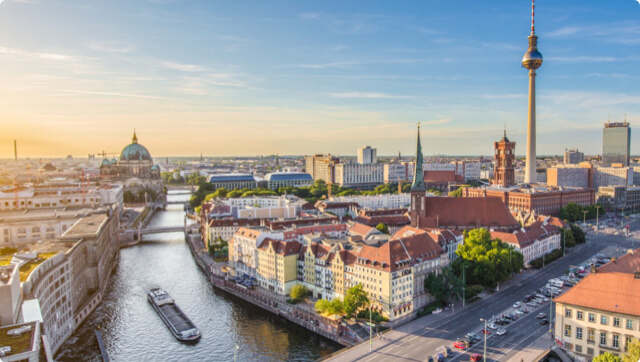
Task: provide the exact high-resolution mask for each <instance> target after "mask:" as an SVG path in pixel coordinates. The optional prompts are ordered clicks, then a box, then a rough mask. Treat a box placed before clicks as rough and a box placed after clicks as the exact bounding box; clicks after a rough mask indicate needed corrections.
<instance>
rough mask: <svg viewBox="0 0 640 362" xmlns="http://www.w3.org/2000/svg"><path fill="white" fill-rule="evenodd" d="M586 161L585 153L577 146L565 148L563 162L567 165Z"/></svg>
mask: <svg viewBox="0 0 640 362" xmlns="http://www.w3.org/2000/svg"><path fill="white" fill-rule="evenodd" d="M583 161H584V153H582V152H580V151H578V149H577V148H575V149H572V150H569V149H566V148H565V149H564V158H563V162H564V164H565V165H569V164H578V163H580V162H583Z"/></svg>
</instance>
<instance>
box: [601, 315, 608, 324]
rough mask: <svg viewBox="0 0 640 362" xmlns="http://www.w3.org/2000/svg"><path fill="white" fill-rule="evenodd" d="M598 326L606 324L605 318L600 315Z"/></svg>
mask: <svg viewBox="0 0 640 362" xmlns="http://www.w3.org/2000/svg"><path fill="white" fill-rule="evenodd" d="M600 324H607V316H606V315H601V316H600Z"/></svg>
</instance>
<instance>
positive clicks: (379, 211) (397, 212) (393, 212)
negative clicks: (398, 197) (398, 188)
mask: <svg viewBox="0 0 640 362" xmlns="http://www.w3.org/2000/svg"><path fill="white" fill-rule="evenodd" d="M407 211H409V209H407V208H399V209H377V210H360V212H359V213H358V215H359V216H389V215H404V214H405V213H406V212H407Z"/></svg>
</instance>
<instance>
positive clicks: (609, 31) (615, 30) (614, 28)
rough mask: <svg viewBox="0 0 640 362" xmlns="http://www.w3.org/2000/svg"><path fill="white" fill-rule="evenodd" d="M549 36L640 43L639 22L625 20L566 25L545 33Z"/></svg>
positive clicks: (618, 42)
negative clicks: (585, 24)
mask: <svg viewBox="0 0 640 362" xmlns="http://www.w3.org/2000/svg"><path fill="white" fill-rule="evenodd" d="M547 35H548V36H550V37H574V38H583V39H588V40H590V41H592V40H594V39H595V40H600V41H603V42H608V43H617V44H640V22H638V21H637V20H626V21H619V22H614V23H602V24H593V25H587V26H575V25H567V26H563V27H561V28H559V29H556V30H554V31H552V32H550V33H548V34H547Z"/></svg>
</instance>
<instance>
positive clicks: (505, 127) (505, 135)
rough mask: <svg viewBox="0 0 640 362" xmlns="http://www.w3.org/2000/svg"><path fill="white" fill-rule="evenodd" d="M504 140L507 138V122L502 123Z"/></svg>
mask: <svg viewBox="0 0 640 362" xmlns="http://www.w3.org/2000/svg"><path fill="white" fill-rule="evenodd" d="M504 138H507V121H504Z"/></svg>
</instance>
